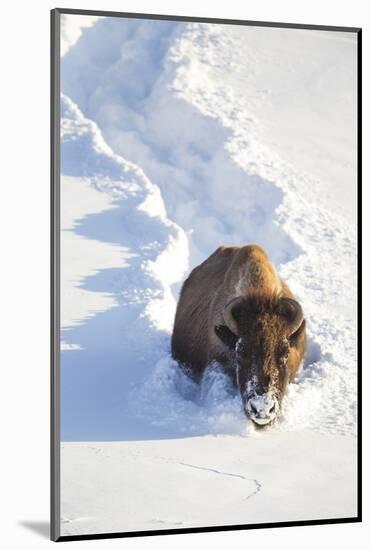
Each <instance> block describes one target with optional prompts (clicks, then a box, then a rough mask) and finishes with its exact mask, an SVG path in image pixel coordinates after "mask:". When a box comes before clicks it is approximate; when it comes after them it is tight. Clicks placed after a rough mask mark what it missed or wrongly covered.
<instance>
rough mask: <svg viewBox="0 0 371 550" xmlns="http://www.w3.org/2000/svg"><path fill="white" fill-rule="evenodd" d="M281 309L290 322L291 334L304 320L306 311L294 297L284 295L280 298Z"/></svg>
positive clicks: (281, 312)
mask: <svg viewBox="0 0 371 550" xmlns="http://www.w3.org/2000/svg"><path fill="white" fill-rule="evenodd" d="M279 311H280V314H281V315H282V316H283V317H284V318H285V319H286V321H287V322H288V323H289V327H290V334H294V332H296V331H297V329H298V328H299V327H300V325H301V323H302V322H303V320H304V313H303V310H302V308H301V305H300V304H299V302H297V301H296V300H293V299H292V298H286V297H284V298H281V299H280V302H279Z"/></svg>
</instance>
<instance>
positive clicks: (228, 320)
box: [223, 297, 241, 336]
mask: <svg viewBox="0 0 371 550" xmlns="http://www.w3.org/2000/svg"><path fill="white" fill-rule="evenodd" d="M240 301H241V297H238V298H233V300H232V301H231V302H229V303H228V304H227V305H226V306H225V308H224V310H223V318H224V321H225V324H226V325H227V327H228V328H229V330H231V331H232V332H233V334H235V335H236V336H238V326H237V322H236V319H235V318H234V316H233V312H232V310H233V308H234V307H235V306H236V304H237V303H238V302H240Z"/></svg>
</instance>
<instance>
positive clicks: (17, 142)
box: [0, 0, 371, 549]
mask: <svg viewBox="0 0 371 550" xmlns="http://www.w3.org/2000/svg"><path fill="white" fill-rule="evenodd" d="M54 7H71V8H82V9H105V10H116V11H123V10H124V11H128V12H129V11H132V12H147V13H153V12H154V13H163V14H174V15H189V16H190V15H193V16H208V17H221V18H223V17H224V18H236V19H238V18H239V19H250V20H263V21H282V22H293V23H307V24H308V23H313V24H327V25H344V26H357V27H363V29H364V32H363V52H364V58H366V60H367V57H368V52H369V51H370V38H369V33H368V32H367V31H368V26H369V24H370V22H371V19H370V16H368V15H367V14H366V8H367V2H364V1H363V0H353V1H352V2H349V0H347V1H338V2H336V3H334V2H332V1H331V0H327V1H326V0H311V2H305V3H303V2H296V1H294V0H280V1H279V2H275V1H274V0H270V1H268V0H260V1H259V2H255V3H250V2H249V3H242V2H239V1H238V0H229V1H228V2H225V3H224V2H223V3H220V4H219V5H217V4H216V3H214V2H213V3H212V2H210V1H204V2H203V3H201V2H199V1H195V0H187V2H186V1H185V0H178V2H176V3H174V2H170V1H165V0H156V2H153V1H152V2H150V0H135V1H134V0H127V1H126V2H120V1H114V0H107V1H105V2H102V0H99V1H97V0H80V1H79V2H78V3H72V2H70V3H65V2H61V3H60V4H57V5H56V4H55V3H54V2H51V1H47V0H39V1H38V2H26V1H24V0H23V1H21V2H17V5H16V7H15V6H14V7H6V8H4V7H2V11H1V17H0V25H1V32H0V37H1V41H2V44H1V49H0V51H1V80H2V85H1V101H0V108H1V118H0V121H1V126H0V137H1V142H2V151H3V154H2V164H1V175H2V178H1V192H2V194H1V200H0V207H1V212H0V223H1V237H2V241H1V253H2V255H1V259H2V262H1V263H2V267H1V271H0V273H1V286H0V289H1V302H0V305H1V333H0V334H1V355H0V357H1V398H0V406H1V414H0V418H1V426H2V429H1V438H2V445H1V448H2V452H1V468H0V473H1V478H0V493H1V505H2V507H3V509H2V512H1V517H2V521H1V534H0V536H1V539H2V545H3V546H4V547H5V548H12V547H13V546H14V547H17V548H25V547H27V548H31V549H32V548H39V547H41V546H43V545H44V546H45V545H47V544H49V545H52V544H53V543H52V542H49V541H48V538H47V532H48V527H47V522H48V518H49V78H50V73H49V52H50V50H49V9H51V8H54ZM368 66H369V67H370V63H368ZM369 67H368V71H367V70H366V68H367V67H366V63H365V62H364V73H363V74H364V92H363V93H364V98H365V102H364V103H365V105H364V114H363V119H364V157H365V162H364V175H363V181H364V199H363V204H364V205H367V204H369V201H370V191H369V186H367V182H368V180H369V162H367V160H368V159H367V158H366V157H367V154H366V153H367V149H366V147H367V144H369V135H368V134H369V130H370V104H369V102H368V101H367V96H369V95H370V87H369V84H370V69H369ZM4 121H5V124H4ZM368 149H369V145H368ZM4 165H5V169H4ZM365 218H366V219H365V227H364V241H365V248H366V247H367V234H368V232H369V230H370V220H369V218H368V219H367V217H366V213H365ZM365 252H366V251H365ZM368 264H369V255H367V254H366V253H365V256H364V265H365V273H364V280H365V281H366V282H367V280H368V278H369V276H370V272H369V267H368ZM368 299H369V292H366V290H365V292H364V302H367V300H368ZM4 303H5V309H4ZM366 307H367V306H366V305H364V310H365V311H366ZM368 333H369V323H367V322H366V319H365V323H364V338H365V340H366V338H367V335H368ZM366 341H367V340H366ZM368 362H369V354H368V353H365V356H364V361H363V373H364V380H363V387H364V400H365V401H369V400H368V399H367V391H366V390H367V388H370V376H369V368H368V367H369V365H368ZM369 414H370V406H369V404H367V403H366V405H365V410H364V413H363V418H364V425H365V426H366V430H367V429H368V431H369V423H368V418H369ZM364 451H365V456H364V464H365V466H366V467H365V470H364V481H365V483H364V493H365V503H364V517H365V521H364V523H363V524H353V525H335V526H317V527H309V528H308V527H300V528H299V527H297V528H289V529H275V530H257V531H245V532H244V531H241V532H234V533H203V534H199V535H194V534H192V535H177V536H176V537H174V536H171V537H170V536H166V537H147V538H139V539H125V540H124V539H118V540H111V541H84V542H71V543H69V545H70V546H69V547H74V546H75V545H79V547H80V548H82V547H87V546H88V545H89V547H97V546H98V545H101V546H102V545H105V546H106V545H110V546H112V547H114V546H115V545H116V547H117V545H121V546H123V545H125V548H130V549H134V548H135V549H142V548H151V549H157V548H164V549H167V548H172V547H173V546H174V545H176V546H177V547H178V548H180V549H182V548H188V547H189V545H190V544H191V545H192V546H193V547H194V548H203V547H204V546H205V545H210V546H214V547H215V546H216V547H223V546H225V545H228V546H231V545H233V546H234V547H236V548H244V547H245V546H249V547H250V548H252V547H254V545H255V546H256V545H259V547H260V548H262V549H264V548H271V547H272V546H273V545H274V547H275V548H276V549H280V548H285V549H287V548H296V547H297V546H298V545H300V548H301V549H306V548H312V547H313V545H320V546H321V547H322V546H325V545H331V547H337V548H340V549H341V548H349V547H354V546H355V545H360V547H361V548H362V547H364V543H365V541H366V538H367V535H368V538H369V537H370V536H371V529H370V512H369V501H370V499H369V498H367V495H366V493H368V489H369V486H370V484H369V479H370V475H369V468H367V465H368V464H370V453H369V440H368V439H366V438H365V441H364ZM314 452H315V450H314ZM284 505H285V503H284V502H282V506H284Z"/></svg>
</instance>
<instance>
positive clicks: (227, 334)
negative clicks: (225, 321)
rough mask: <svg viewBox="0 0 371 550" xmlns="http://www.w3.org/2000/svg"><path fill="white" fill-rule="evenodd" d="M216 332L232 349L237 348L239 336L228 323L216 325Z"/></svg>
mask: <svg viewBox="0 0 371 550" xmlns="http://www.w3.org/2000/svg"><path fill="white" fill-rule="evenodd" d="M214 331H215V334H216V335H217V337H218V338H219V339H220V340H221V341H222V342H223V344H224V345H226V346H227V348H229V349H230V350H233V349H235V347H236V344H237V341H238V336H236V335H235V334H234V333H233V332H232V331H231V330H230V329H229V328H228V327H227V326H226V325H215V327H214Z"/></svg>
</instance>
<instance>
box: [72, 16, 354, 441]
mask: <svg viewBox="0 0 371 550" xmlns="http://www.w3.org/2000/svg"><path fill="white" fill-rule="evenodd" d="M243 30H244V31H246V32H247V30H248V32H249V35H248V36H249V40H246V35H245V34H244V33H243V32H241V28H237V29H236V28H233V27H228V26H226V25H224V26H217V27H215V26H211V25H207V24H185V23H174V22H166V21H161V22H160V21H156V22H154V21H142V20H123V19H114V18H106V19H101V20H99V21H98V22H97V23H96V24H95V25H94V26H93V27H91V28H88V29H85V30H84V32H83V33H82V35H81V37H80V39H79V40H78V42H77V43H76V44H75V46H74V47H72V48H71V49H70V50H69V51H68V52H67V53H66V55H65V57H64V58H63V62H62V88H63V91H64V93H66V94H67V95H68V96H69V97H70V98H71V100H72V101H73V102H75V103H76V104H77V105H78V106H79V109H77V107H76V106H75V105H74V104H73V102H72V101H71V100H70V99H65V100H64V101H65V103H66V105H67V106H68V108H66V116H65V120H66V122H65V128H66V133H65V138H64V142H63V151H64V152H63V156H62V159H63V158H64V159H65V161H64V164H63V167H62V171H63V173H64V174H65V175H68V176H72V177H75V178H84V181H87V180H88V181H89V184H91V185H93V186H94V187H95V189H98V190H99V191H101V192H104V193H108V194H109V195H110V197H111V198H112V201H113V202H112V204H111V207H110V208H108V209H105V210H104V211H102V212H99V213H97V214H91V215H88V216H86V215H85V216H84V217H83V218H82V219H80V220H78V219H77V221H76V223H75V224H74V233H75V234H76V235H78V236H80V237H84V238H87V239H95V240H98V241H100V242H104V243H107V244H108V243H109V244H111V245H112V243H114V244H115V245H116V246H118V247H120V254H121V260H120V261H117V260H115V262H117V263H118V265H117V264H115V267H113V268H110V269H109V270H108V269H101V270H100V271H98V272H97V273H95V274H94V275H93V276H89V277H86V278H85V279H84V280H83V281H82V282H81V283H80V286H82V287H83V288H84V289H86V290H89V291H90V292H91V293H106V294H107V293H108V294H109V295H110V297H111V299H113V303H114V304H115V305H114V307H111V308H110V309H107V310H106V311H104V312H101V313H99V312H98V313H96V314H95V316H93V317H91V318H89V319H88V320H87V319H86V317H85V318H84V319H82V320H81V323H80V325H79V326H78V327H76V326H72V325H71V324H70V325H69V328H68V330H67V329H66V331H65V333H64V338H65V339H67V340H69V342H67V347H68V346H69V347H73V345H74V344H77V345H79V346H80V347H81V348H83V349H80V350H76V349H75V350H74V349H69V350H68V351H66V352H65V353H64V356H63V360H62V368H63V377H62V382H63V391H62V395H65V399H66V402H65V407H64V409H63V411H64V412H63V414H62V418H63V419H64V426H65V431H64V436H65V438H67V439H91V438H93V439H99V438H103V439H126V438H128V439H130V438H147V437H150V438H156V437H175V436H185V435H201V434H207V433H240V434H242V433H248V432H249V430H251V429H252V428H251V427H249V426H246V420H245V419H244V417H243V415H242V413H241V410H240V403H239V399H238V396H237V395H236V394H235V392H234V391H233V389H232V388H231V387H230V384H229V382H228V380H227V379H226V377H225V376H224V375H223V373H221V372H220V371H219V370H218V369H217V368H211V369H209V371H208V373H207V375H206V376H205V380H204V381H203V383H202V385H201V387H198V386H197V387H196V386H195V385H194V384H193V383H192V382H191V381H190V380H188V379H187V378H186V377H185V376H184V375H183V374H182V373H181V372H180V371H179V370H178V369H177V368H176V366H175V365H174V362H173V361H172V360H171V359H170V358H169V357H168V341H169V340H168V339H169V333H170V331H171V322H172V316H173V313H174V307H175V301H176V298H177V292H178V290H179V288H180V284H181V281H182V280H183V278H184V276H185V275H186V273H187V272H188V271H189V270H190V269H191V268H192V267H194V266H195V265H197V264H198V263H199V262H200V261H202V260H204V259H205V258H206V257H207V256H208V255H209V254H210V253H211V252H213V250H215V248H217V247H218V246H219V245H220V244H244V243H248V242H257V243H259V244H260V245H262V246H263V247H264V248H265V249H266V250H267V252H268V254H269V255H270V257H271V259H272V260H273V261H274V262H275V263H276V265H277V266H278V268H279V272H280V274H281V275H282V276H283V278H284V279H285V280H286V281H287V282H288V284H289V286H290V287H291V288H292V290H293V291H294V292H295V293H296V294H297V296H298V298H299V299H300V300H301V302H302V303H303V307H304V311H305V313H306V317H307V319H308V327H309V335H310V345H309V353H308V358H307V361H306V368H305V369H304V371H303V372H302V373H301V374H300V375H299V377H298V381H297V384H295V385H292V386H291V387H290V390H289V396H288V399H287V400H286V403H285V411H284V418H283V421H282V422H281V423H280V424H279V425H278V426H275V427H272V428H271V429H272V430H277V431H280V430H291V429H294V430H297V429H303V428H304V427H306V428H312V429H316V430H320V431H327V432H335V433H341V434H345V433H347V434H348V433H354V431H355V420H356V405H355V404H356V366H355V346H356V327H355V323H354V318H355V311H354V307H353V304H355V293H354V289H355V284H356V273H355V270H354V265H355V254H356V234H355V227H354V226H353V225H352V224H351V223H350V222H349V219H346V218H344V217H343V216H342V212H341V211H340V209H339V208H334V209H333V211H330V210H329V208H328V204H329V203H328V200H329V199H328V198H327V195H326V192H325V188H324V184H323V181H321V180H319V179H316V178H315V177H313V176H311V175H310V174H308V173H305V172H303V171H301V170H299V169H298V168H296V167H295V166H294V165H291V164H290V163H289V162H288V161H287V160H283V158H282V157H281V156H280V155H279V154H278V152H277V151H276V150H274V148H273V147H272V144H270V145H269V146H268V145H267V140H266V139H265V133H264V132H265V127H264V125H263V124H262V123H261V121H260V120H259V119H258V118H257V116H256V114H255V112H256V106H257V105H258V104H259V102H260V103H262V102H264V101H265V102H266V101H267V97H269V93H267V90H265V89H261V88H259V87H256V88H254V85H256V82H258V81H257V80H256V82H255V80H254V78H255V74H256V73H257V67H258V66H260V65H261V63H262V61H264V55H263V59H262V58H261V55H262V54H261V52H260V50H259V48H258V43H257V41H256V35H254V29H251V28H247V29H243ZM261 31H262V29H259V33H261ZM276 31H277V30H276ZM274 34H275V36H278V38H279V39H280V40H281V41H282V43H283V46H281V48H282V49H284V48H285V45H286V46H287V47H289V46H290V45H291V44H290V41H289V42H285V35H284V33H283V34H282V31H281V35H279V34H278V31H277V32H276V33H274ZM286 34H287V32H286ZM254 36H255V38H254ZM314 38H315V37H314ZM314 38H313V40H314ZM308 40H310V38H309V39H308V38H306V39H305V42H306V44H305V47H308V44H307V42H308ZM102 44H104V47H102ZM344 44H345V45H343V47H344V48H348V47H349V45H348V44H346V43H344ZM300 47H302V50H300V48H299V50H300V51H304V46H303V45H300ZM286 53H287V51H286ZM265 61H266V60H265ZM226 68H230V69H231V70H229V69H228V70H227V69H226ZM244 71H245V72H244ZM314 85H315V84H314ZM244 89H248V92H249V93H246V94H245V93H243V92H244ZM85 117H87V118H85ZM88 119H92V120H94V121H95V123H96V124H94V123H93V122H91V121H89V120H88ZM98 128H99V129H98ZM100 132H101V133H100ZM106 143H108V144H109V146H110V147H108V146H107V144H106ZM77 144H78V147H77ZM111 148H112V149H111ZM112 150H114V151H117V153H118V155H120V156H118V155H115V154H113V153H112ZM82 153H84V154H85V155H86V161H83V162H82V161H81V157H82ZM124 159H129V160H130V162H129V161H127V160H124ZM139 166H140V167H141V168H139ZM141 169H143V170H144V172H145V174H146V175H144V173H143V171H142V170H141ZM188 254H189V255H188ZM120 262H121V263H120ZM124 264H125V265H124ZM169 266H171V267H172V268H173V267H174V268H175V269H174V271H173V269H172V270H171V271H170V272H169ZM351 297H354V299H351ZM108 307H109V306H108ZM98 311H99V310H98ZM102 331H104V337H102ZM67 337H68V338H67ZM77 354H78V355H77ZM77 361H78V363H77ZM77 364H79V367H78V371H79V372H76V370H77V367H76V365H77ZM103 365H104V368H103ZM86 382H87V386H88V387H86ZM82 388H84V395H85V398H84V400H83V401H82V400H81V391H82ZM81 410H82V411H83V412H82V414H81V413H80V412H79V420H78V422H76V415H77V413H78V411H81ZM185 418H186V419H187V420H186V421H185ZM108 426H109V428H108ZM106 430H107V431H106Z"/></svg>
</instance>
